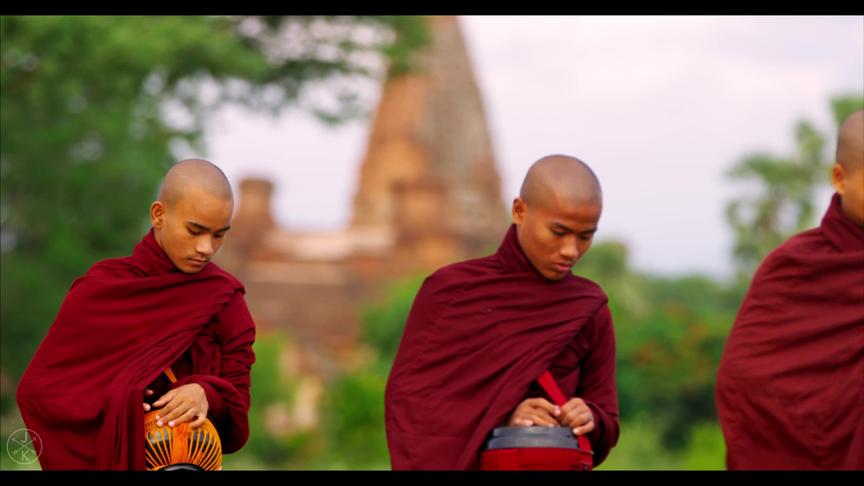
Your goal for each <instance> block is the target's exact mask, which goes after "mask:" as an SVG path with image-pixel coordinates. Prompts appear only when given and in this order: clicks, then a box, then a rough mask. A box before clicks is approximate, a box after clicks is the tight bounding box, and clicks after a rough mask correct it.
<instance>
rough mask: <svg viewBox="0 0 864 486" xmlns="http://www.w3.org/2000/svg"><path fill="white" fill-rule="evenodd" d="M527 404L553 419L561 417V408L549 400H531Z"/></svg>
mask: <svg viewBox="0 0 864 486" xmlns="http://www.w3.org/2000/svg"><path fill="white" fill-rule="evenodd" d="M527 402H528V404H529V405H531V407H533V408H539V409H541V410H543V411H545V412H546V413H548V414H549V415H551V416H553V417H557V416H559V415H561V407H559V406H558V405H555V404H554V403H552V402H550V401H549V400H546V399H545V398H530V399H528V400H527Z"/></svg>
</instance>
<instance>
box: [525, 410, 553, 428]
mask: <svg viewBox="0 0 864 486" xmlns="http://www.w3.org/2000/svg"><path fill="white" fill-rule="evenodd" d="M528 419H529V420H531V421H532V422H534V425H542V426H544V427H552V426H555V425H558V420H556V419H555V417H553V416H551V415H549V414H547V413H543V412H542V411H541V412H539V413H533V414H531V415H529V416H528Z"/></svg>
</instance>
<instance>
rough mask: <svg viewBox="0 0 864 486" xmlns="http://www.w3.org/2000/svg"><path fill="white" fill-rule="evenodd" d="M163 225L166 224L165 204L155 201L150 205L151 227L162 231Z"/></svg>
mask: <svg viewBox="0 0 864 486" xmlns="http://www.w3.org/2000/svg"><path fill="white" fill-rule="evenodd" d="M163 224H165V204H163V203H162V201H153V204H151V205H150V225H152V226H153V227H154V228H156V229H162V225H163Z"/></svg>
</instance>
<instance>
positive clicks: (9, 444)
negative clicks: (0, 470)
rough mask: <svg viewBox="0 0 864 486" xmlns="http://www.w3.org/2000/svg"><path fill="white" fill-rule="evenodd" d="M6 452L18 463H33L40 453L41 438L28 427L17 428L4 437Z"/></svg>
mask: <svg viewBox="0 0 864 486" xmlns="http://www.w3.org/2000/svg"><path fill="white" fill-rule="evenodd" d="M6 453H7V454H9V457H10V458H12V460H13V461H15V462H17V463H18V464H33V463H34V462H36V460H37V459H39V456H40V455H41V454H42V438H41V437H39V434H37V433H36V432H33V431H32V430H30V429H18V430H16V431H15V432H12V435H10V436H9V438H8V439H6Z"/></svg>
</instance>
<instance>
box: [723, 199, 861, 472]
mask: <svg viewBox="0 0 864 486" xmlns="http://www.w3.org/2000/svg"><path fill="white" fill-rule="evenodd" d="M716 401H717V413H718V416H719V418H720V424H721V426H722V428H723V434H724V436H725V438H726V448H727V457H726V459H727V466H728V468H729V469H864V228H861V227H860V226H857V225H856V224H854V223H853V222H852V221H851V220H850V219H849V218H848V217H846V216H845V215H844V214H843V210H842V208H841V207H840V198H839V196H837V195H836V194H835V195H834V197H833V198H832V200H831V205H830V207H829V208H828V211H827V212H826V213H825V217H824V218H822V224H821V225H820V226H819V227H818V228H814V229H811V230H809V231H805V232H804V233H801V234H799V235H796V236H794V237H792V238H790V239H789V240H788V241H786V242H785V243H783V244H782V245H781V246H779V247H778V248H777V249H775V250H774V251H773V252H771V254H769V255H768V256H767V257H766V258H765V261H764V262H762V265H761V266H760V267H759V269H758V270H757V272H756V275H755V276H754V278H753V282H752V284H751V285H750V290H749V292H748V293H747V297H746V298H745V299H744V303H743V305H742V306H741V309H740V311H739V312H738V317H737V318H736V320H735V325H734V326H733V328H732V332H731V334H730V336H729V340H728V342H727V344H726V349H725V351H724V353H723V358H722V360H721V363H720V368H719V371H718V375H717V389H716Z"/></svg>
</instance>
